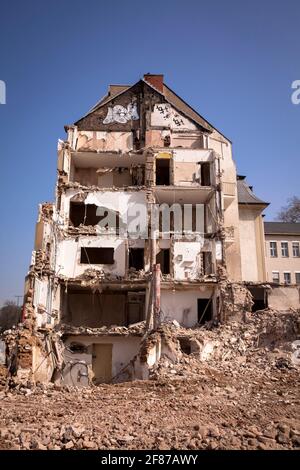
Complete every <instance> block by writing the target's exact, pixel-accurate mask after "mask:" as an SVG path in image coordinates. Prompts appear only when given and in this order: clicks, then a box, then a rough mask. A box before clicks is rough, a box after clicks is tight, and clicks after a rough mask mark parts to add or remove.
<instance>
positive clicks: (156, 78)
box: [144, 73, 164, 93]
mask: <svg viewBox="0 0 300 470" xmlns="http://www.w3.org/2000/svg"><path fill="white" fill-rule="evenodd" d="M144 80H145V82H148V83H149V84H150V85H152V86H153V87H154V88H156V89H157V90H158V91H160V92H161V93H163V91H164V76H163V75H152V74H151V73H146V74H145V75H144Z"/></svg>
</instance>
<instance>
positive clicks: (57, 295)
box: [11, 74, 267, 386]
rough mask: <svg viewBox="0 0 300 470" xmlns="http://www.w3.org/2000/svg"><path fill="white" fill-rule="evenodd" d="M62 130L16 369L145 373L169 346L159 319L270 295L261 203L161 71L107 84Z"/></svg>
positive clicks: (202, 314) (51, 376) (38, 373)
mask: <svg viewBox="0 0 300 470" xmlns="http://www.w3.org/2000/svg"><path fill="white" fill-rule="evenodd" d="M65 130H66V132H67V138H66V140H64V141H61V140H60V141H59V143H58V165H57V170H58V175H57V184H56V198H55V202H54V203H44V204H41V205H40V207H39V216H38V222H37V226H36V237H35V247H34V251H33V254H32V260H31V265H30V270H29V273H28V275H27V278H26V288H25V301H24V310H23V329H21V331H18V332H16V333H15V335H18V338H17V343H18V344H20V345H22V344H23V351H22V352H20V350H19V351H17V352H16V353H15V356H14V357H15V361H14V360H11V369H12V372H13V373H15V374H17V375H19V377H24V379H29V380H34V381H50V380H52V381H58V382H60V383H67V384H71V385H78V386H80V385H87V384H88V383H91V382H93V383H95V384H97V383H101V382H112V381H122V380H132V379H134V378H147V377H148V373H149V368H151V367H152V366H153V365H154V364H155V363H156V362H157V361H158V359H159V358H160V356H161V355H162V354H166V355H169V356H172V354H174V351H172V345H170V344H169V343H168V340H167V338H165V337H164V335H163V334H161V333H159V329H160V327H161V325H162V324H164V323H175V324H178V325H180V326H181V327H184V328H195V327H197V326H199V325H201V324H203V323H205V322H211V323H218V322H223V321H225V320H226V319H227V318H228V316H229V315H231V314H232V313H233V312H234V311H235V309H236V310H238V311H243V309H244V310H249V309H250V310H251V305H252V304H253V301H252V297H254V301H255V300H258V301H259V305H260V306H262V307H264V306H266V301H265V296H266V285H265V282H266V268H265V264H264V259H265V254H264V232H263V222H262V212H263V210H264V208H265V207H266V206H267V203H265V202H264V201H261V200H260V199H258V198H257V197H256V196H255V195H254V194H253V192H252V190H251V188H250V187H249V186H248V185H247V183H246V182H245V179H244V177H237V173H236V167H235V163H234V161H233V158H232V148H231V147H232V144H231V141H230V140H229V139H227V138H226V137H225V136H224V135H223V134H222V133H221V132H219V131H218V130H217V129H216V128H215V127H213V126H212V125H211V124H210V123H209V122H208V121H207V120H206V119H204V118H203V117H202V116H201V115H199V114H198V113H197V112H196V111H195V110H194V109H193V108H191V107H190V106H189V105H188V104H187V103H186V102H184V101H183V100H182V99H181V98H180V97H179V96H177V95H176V94H175V93H174V92H173V91H172V90H171V89H170V88H169V87H168V86H167V85H166V84H165V83H164V80H163V76H162V75H150V74H147V75H145V76H144V78H143V79H141V80H139V81H138V82H137V83H136V84H134V85H133V86H121V85H111V86H110V87H109V90H108V93H107V95H106V96H105V97H104V98H102V99H101V100H100V101H99V102H98V103H97V104H96V105H95V106H94V107H93V108H92V109H91V110H90V111H89V112H88V113H87V114H86V115H85V116H84V117H83V118H81V119H79V120H78V121H77V122H75V123H74V124H73V125H70V126H66V127H65ZM181 209H182V210H181ZM166 221H167V222H168V223H165V222H166ZM249 252H251V263H249V262H247V260H249ZM247 286H248V287H249V289H250V291H251V294H252V295H251V294H250V292H249V290H248V289H247ZM255 296H256V297H257V298H256V299H255ZM260 301H261V302H260ZM12 335H13V333H12ZM32 337H33V338H35V339H34V341H33V340H32ZM26 338H27V339H26ZM14 340H16V338H15V337H14ZM16 357H17V359H16Z"/></svg>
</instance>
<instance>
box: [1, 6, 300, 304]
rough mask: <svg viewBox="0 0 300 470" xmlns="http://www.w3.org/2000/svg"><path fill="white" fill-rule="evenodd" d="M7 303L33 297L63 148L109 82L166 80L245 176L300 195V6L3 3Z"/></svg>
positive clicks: (275, 203)
mask: <svg viewBox="0 0 300 470" xmlns="http://www.w3.org/2000/svg"><path fill="white" fill-rule="evenodd" d="M0 21H1V23H0V24H1V26H0V80H3V81H5V83H6V87H7V104H6V105H0V138H1V147H0V152H1V170H2V171H1V176H2V179H1V234H0V237H1V239H0V242H1V243H0V266H1V273H0V274H1V279H0V303H1V302H2V301H4V300H5V299H14V296H15V295H19V294H22V293H23V280H24V276H25V274H26V271H27V269H28V265H29V261H30V255H31V250H32V248H33V240H34V228H35V222H36V217H37V205H38V203H39V202H43V201H50V200H53V197H54V184H55V177H56V145H57V139H58V138H64V137H65V133H64V128H63V126H64V125H65V124H71V123H72V122H74V121H75V120H76V119H78V118H79V117H81V116H82V115H83V114H84V113H85V112H86V111H87V110H88V109H89V108H90V107H91V106H92V105H93V104H94V103H95V102H96V101H97V100H98V99H99V98H100V97H101V96H103V95H104V94H105V92H106V88H107V85H108V84H109V83H121V84H127V83H128V84H130V83H134V82H136V81H137V80H138V79H139V78H140V77H142V75H143V74H144V73H147V72H150V73H163V74H164V75H165V82H166V83H167V84H168V85H169V86H170V87H171V88H172V89H174V91H176V92H177V94H179V95H180V96H182V97H183V98H184V99H185V100H186V101H187V102H189V103H190V104H191V105H192V106H193V107H194V108H195V109H197V110H198V111H199V112H200V114H202V115H203V116H204V117H206V118H207V119H208V120H209V121H210V122H211V123H212V124H213V125H215V126H216V127H217V128H218V129H219V130H221V131H222V132H223V133H224V134H225V135H226V136H227V137H229V138H230V139H231V140H232V141H233V151H234V159H235V161H236V163H237V167H238V172H239V173H240V174H245V175H247V177H248V181H249V183H251V184H253V186H254V190H255V192H256V194H257V195H258V196H259V197H261V198H263V199H264V200H266V201H269V202H271V203H272V205H271V207H270V208H269V209H268V210H267V212H266V215H267V217H266V219H267V220H271V219H272V218H273V217H274V216H275V215H276V212H277V211H278V210H279V208H280V207H281V206H282V205H283V204H284V203H285V202H286V200H287V198H288V197H291V196H293V195H298V196H300V194H299V193H300V191H299V170H300V163H299V161H300V160H299V153H300V132H299V131H300V126H299V124H300V105H293V104H292V102H291V93H292V90H291V84H292V82H293V81H294V80H300V2H299V0H286V1H285V2H279V1H271V0H265V1H264V0H259V1H258V0H252V1H251V2H244V1H235V0H223V1H221V0H219V1H218V0H214V1H210V2H208V1H202V0H185V1H184V2H183V1H182V0H159V1H158V0H152V1H151V2H150V1H148V2H146V1H143V0H139V1H138V0H126V1H121V0H115V1H113V2H112V1H108V0H106V1H103V0H98V1H97V0H85V1H82V0H80V1H79V0H39V1H38V0H26V1H24V0H23V1H21V0H20V1H16V0H1V2H0Z"/></svg>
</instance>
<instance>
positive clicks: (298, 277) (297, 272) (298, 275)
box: [295, 271, 300, 285]
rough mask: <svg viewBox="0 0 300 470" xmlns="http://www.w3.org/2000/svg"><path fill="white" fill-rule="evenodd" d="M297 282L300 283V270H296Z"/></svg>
mask: <svg viewBox="0 0 300 470" xmlns="http://www.w3.org/2000/svg"><path fill="white" fill-rule="evenodd" d="M295 282H296V284H298V285H300V271H296V272H295Z"/></svg>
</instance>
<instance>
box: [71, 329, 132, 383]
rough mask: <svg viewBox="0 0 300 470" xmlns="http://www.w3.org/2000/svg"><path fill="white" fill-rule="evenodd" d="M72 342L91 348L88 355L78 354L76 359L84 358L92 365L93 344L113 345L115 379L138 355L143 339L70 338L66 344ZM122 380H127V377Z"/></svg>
mask: <svg viewBox="0 0 300 470" xmlns="http://www.w3.org/2000/svg"><path fill="white" fill-rule="evenodd" d="M72 341H74V342H79V343H82V344H84V345H85V346H91V349H90V351H89V353H88V354H76V358H78V357H79V356H84V360H85V361H86V362H87V364H90V365H91V364H92V345H93V344H112V345H113V346H112V377H114V376H115V375H117V374H118V373H119V372H120V371H121V370H122V369H123V368H124V367H125V366H127V365H128V364H129V362H130V361H131V360H132V359H133V358H134V356H135V355H136V354H138V352H139V347H140V343H141V338H140V337H137V336H126V337H125V336H106V337H105V336H102V337H91V336H70V337H69V338H68V339H67V340H66V344H67V345H70V343H71V342H72ZM68 355H69V356H68V357H72V355H71V353H69V352H68ZM74 356H75V355H74ZM122 378H123V380H126V376H125V375H123V377H122ZM129 379H130V378H129V377H128V380H129Z"/></svg>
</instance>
